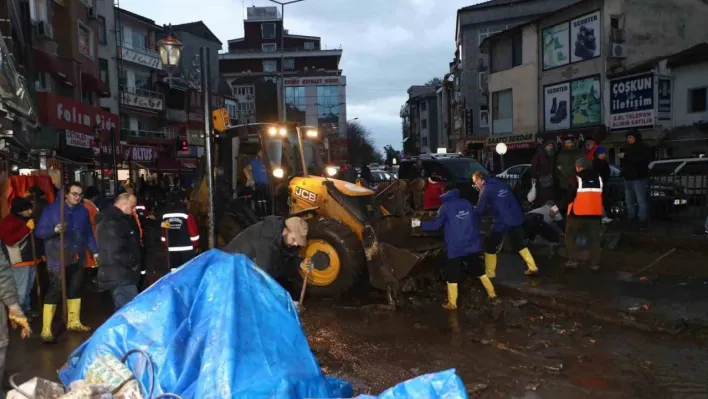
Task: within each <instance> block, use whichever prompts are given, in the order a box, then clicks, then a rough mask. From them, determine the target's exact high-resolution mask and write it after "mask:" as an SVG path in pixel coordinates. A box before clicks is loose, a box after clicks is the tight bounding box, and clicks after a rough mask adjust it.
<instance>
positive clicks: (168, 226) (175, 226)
mask: <svg viewBox="0 0 708 399" xmlns="http://www.w3.org/2000/svg"><path fill="white" fill-rule="evenodd" d="M176 199H177V200H176V201H175V202H173V203H172V204H171V205H169V206H168V207H167V208H166V210H165V213H164V214H163V215H162V224H161V227H162V229H161V230H162V236H161V238H160V240H161V241H162V244H163V245H164V246H165V247H166V248H167V251H168V254H169V257H170V268H172V269H176V268H178V267H180V266H182V265H183V264H185V263H187V262H189V261H190V260H192V258H194V256H195V255H196V252H197V250H198V249H199V227H197V222H196V220H195V219H194V216H193V215H192V214H191V213H190V212H189V210H188V206H187V205H188V204H189V195H188V194H187V193H186V192H184V191H183V192H181V193H179V194H178V195H177V198H176Z"/></svg>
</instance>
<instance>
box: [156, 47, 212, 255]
mask: <svg viewBox="0 0 708 399" xmlns="http://www.w3.org/2000/svg"><path fill="white" fill-rule="evenodd" d="M157 45H158V49H159V52H160V59H161V60H162V65H164V66H166V67H167V70H168V72H169V73H170V79H171V78H172V72H173V71H174V70H175V68H176V67H177V66H178V65H179V61H180V58H181V57H182V48H184V45H183V44H182V43H181V42H180V41H179V40H178V39H177V38H176V37H175V36H174V35H173V34H172V33H170V34H169V35H168V36H167V37H166V38H164V39H162V40H160V41H158V43H157ZM199 59H200V65H199V69H198V70H197V72H198V75H199V77H200V78H201V83H200V84H199V85H194V86H196V88H197V90H201V91H202V95H203V101H202V102H203V103H204V147H205V148H204V152H205V153H206V154H205V155H206V176H207V221H208V225H207V226H208V227H207V229H208V231H207V238H208V242H209V248H210V249H211V248H214V246H215V244H216V241H215V237H214V190H213V188H214V165H213V162H212V153H211V140H212V137H213V133H212V131H211V95H210V92H211V90H210V87H209V85H210V83H211V82H210V80H211V78H210V76H209V70H210V65H209V61H210V50H209V48H208V47H201V48H200V51H199ZM187 112H188V115H189V111H187ZM187 120H189V116H187Z"/></svg>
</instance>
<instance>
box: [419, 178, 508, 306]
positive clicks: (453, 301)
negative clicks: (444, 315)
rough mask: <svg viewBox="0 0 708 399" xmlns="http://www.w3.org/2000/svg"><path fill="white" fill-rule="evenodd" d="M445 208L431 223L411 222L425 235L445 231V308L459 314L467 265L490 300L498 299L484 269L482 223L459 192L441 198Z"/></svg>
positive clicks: (442, 208)
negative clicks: (425, 232) (462, 283)
mask: <svg viewBox="0 0 708 399" xmlns="http://www.w3.org/2000/svg"><path fill="white" fill-rule="evenodd" d="M441 200H442V205H441V206H440V209H439V210H438V215H437V216H436V217H435V219H434V220H432V221H423V222H421V221H420V220H419V219H413V220H412V226H413V227H417V226H420V227H421V228H422V229H423V230H424V231H435V230H440V229H443V233H444V235H445V249H446V251H447V262H446V263H445V266H444V268H443V270H444V273H445V281H446V283H447V302H446V303H444V304H443V305H442V306H443V308H445V309H448V310H457V296H458V284H459V283H460V281H461V280H462V270H463V266H464V264H465V263H466V264H467V267H468V268H469V270H470V271H471V273H472V275H473V276H475V277H477V278H478V279H479V281H480V282H481V283H482V286H484V289H485V290H486V291H487V297H488V298H489V299H496V297H497V294H496V291H495V290H494V284H492V280H490V279H489V276H488V275H487V274H486V272H485V270H484V266H483V265H482V257H481V252H482V236H481V234H480V233H481V231H480V223H479V219H478V218H477V216H476V215H475V213H474V207H473V206H472V204H471V203H470V202H469V201H467V200H466V199H464V198H460V190H457V189H450V190H448V191H447V192H445V194H443V195H442V197H441Z"/></svg>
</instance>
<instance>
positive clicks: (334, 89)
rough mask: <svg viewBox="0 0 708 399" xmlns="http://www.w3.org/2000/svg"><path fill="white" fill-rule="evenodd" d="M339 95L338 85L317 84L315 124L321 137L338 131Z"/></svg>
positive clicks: (332, 134)
mask: <svg viewBox="0 0 708 399" xmlns="http://www.w3.org/2000/svg"><path fill="white" fill-rule="evenodd" d="M339 96H340V89H339V86H317V126H318V127H319V128H320V129H321V130H322V136H323V137H324V136H334V135H336V134H337V133H338V127H339V105H340V102H341V101H340V97H339Z"/></svg>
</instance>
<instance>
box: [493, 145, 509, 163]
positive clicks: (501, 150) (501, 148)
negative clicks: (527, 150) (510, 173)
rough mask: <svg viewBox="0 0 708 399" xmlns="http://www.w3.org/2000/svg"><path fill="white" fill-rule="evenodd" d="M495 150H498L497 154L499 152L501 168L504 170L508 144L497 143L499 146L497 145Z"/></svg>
mask: <svg viewBox="0 0 708 399" xmlns="http://www.w3.org/2000/svg"><path fill="white" fill-rule="evenodd" d="M495 150H496V152H497V154H499V156H500V157H501V170H504V154H506V150H507V147H506V144H504V143H499V144H497V146H496V147H495Z"/></svg>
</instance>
